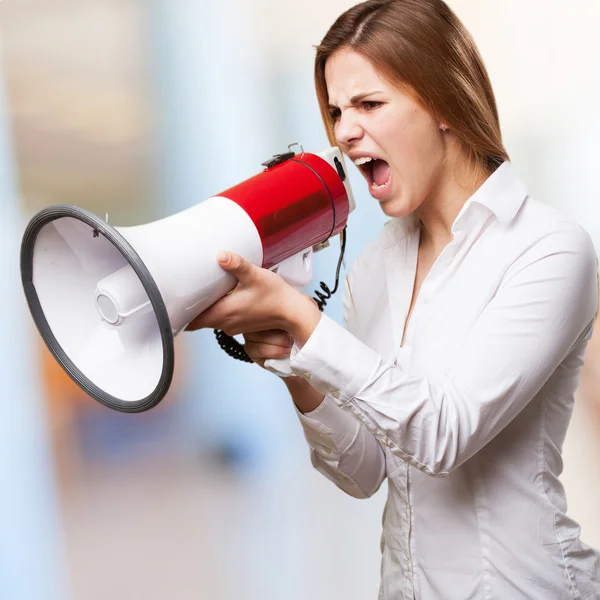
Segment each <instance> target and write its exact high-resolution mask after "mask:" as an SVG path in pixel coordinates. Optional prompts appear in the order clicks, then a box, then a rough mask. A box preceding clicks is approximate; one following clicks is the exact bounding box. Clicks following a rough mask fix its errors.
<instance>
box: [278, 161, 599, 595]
mask: <svg viewBox="0 0 600 600" xmlns="http://www.w3.org/2000/svg"><path fill="white" fill-rule="evenodd" d="M452 233H453V234H454V239H453V241H452V242H450V243H449V244H448V245H447V246H446V247H445V248H444V250H443V252H442V253H441V254H440V256H439V257H438V259H437V261H436V262H435V264H434V265H433V266H432V268H431V270H430V272H429V273H428V275H427V277H426V278H425V280H424V282H423V284H422V286H421V290H420V293H419V295H418V298H417V301H416V304H415V306H414V308H413V314H412V316H411V319H410V321H409V330H408V331H407V332H406V333H407V335H406V344H405V346H404V347H402V348H401V347H400V343H401V339H402V334H403V330H404V327H405V324H406V317H407V313H408V309H409V306H410V302H411V297H412V291H413V285H414V279H415V271H416V264H417V251H418V247H419V234H420V227H419V222H418V219H417V218H416V216H415V215H409V216H408V217H404V218H401V219H392V220H391V221H389V222H388V223H386V225H385V226H384V228H383V231H382V234H381V235H380V236H379V237H378V239H376V240H375V241H374V242H372V243H371V244H369V245H368V246H367V247H366V248H365V250H364V251H363V252H362V254H361V255H360V257H359V258H358V260H357V261H356V262H355V264H354V265H353V267H352V269H351V271H350V272H349V274H348V276H347V278H346V290H345V293H344V302H343V306H344V323H345V326H346V328H343V327H341V326H340V325H338V324H337V323H336V322H335V321H333V320H332V319H330V318H328V317H327V316H325V315H324V316H323V317H322V318H321V321H320V322H319V325H318V326H317V328H316V330H315V331H314V333H313V335H312V336H311V337H310V339H309V340H308V341H307V342H306V344H305V345H304V346H303V347H302V348H300V347H299V346H298V345H297V344H295V345H294V347H293V348H292V354H291V357H290V358H291V362H290V364H291V368H292V370H293V372H294V373H295V374H296V375H300V376H303V377H304V378H306V379H308V380H309V381H310V383H311V385H312V386H313V387H314V388H316V389H317V390H319V391H320V392H321V393H323V394H325V399H324V400H323V402H322V404H321V405H320V406H319V407H318V408H317V409H315V410H314V411H312V412H310V413H307V414H305V415H302V414H300V413H298V415H299V418H300V421H301V423H302V425H303V428H304V432H305V436H306V438H307V441H308V443H309V445H310V447H311V460H312V463H313V465H314V466H315V468H316V469H317V470H319V471H320V472H321V473H323V474H324V475H325V476H326V477H327V478H329V479H330V480H331V481H333V482H334V483H335V484H336V485H337V486H338V487H339V488H341V489H342V490H344V491H345V492H347V493H348V494H350V495H352V496H355V497H357V498H367V497H369V496H371V495H373V494H374V493H375V492H376V491H377V490H378V488H379V487H380V485H381V483H382V481H383V480H384V478H385V477H387V479H388V498H387V503H386V508H385V511H384V516H383V533H382V538H381V551H382V581H381V588H380V594H379V598H380V599H385V600H400V599H407V600H408V599H411V600H412V599H424V600H440V599H443V600H454V599H456V600H469V599H471V598H473V599H475V598H476V599H478V600H479V599H492V598H493V599H497V600H507V599H511V600H512V599H521V598H523V599H528V600H537V599H539V600H559V599H560V600H563V599H565V598H573V599H584V598H585V599H588V598H589V599H592V598H593V599H597V598H600V583H599V580H598V578H599V555H598V553H597V552H596V551H595V550H593V549H592V548H590V547H588V546H586V545H585V544H583V543H582V542H581V541H580V539H579V532H580V530H579V527H578V525H577V523H575V522H574V521H573V520H572V519H571V518H569V517H568V516H567V514H566V510H567V505H566V500H565V494H564V490H563V487H562V485H561V483H560V481H559V478H558V477H559V475H560V473H561V471H562V460H561V448H562V444H563V440H564V438H565V433H566V430H567V426H568V423H569V419H570V416H571V411H572V408H573V401H574V392H575V390H576V388H577V385H578V382H579V375H580V370H581V366H582V363H583V356H584V351H585V348H586V345H587V341H588V340H589V338H590V337H591V334H592V329H593V324H594V321H595V317H596V314H597V308H598V276H597V274H598V271H597V269H598V263H597V258H596V254H595V251H594V247H593V244H592V242H591V240H590V237H589V236H588V234H587V233H586V232H585V230H584V229H582V228H581V227H580V226H578V225H577V224H575V223H573V222H571V221H569V220H567V219H565V218H563V217H562V216H561V215H560V214H558V213H557V212H556V211H555V210H553V209H552V208H550V207H548V206H546V205H544V204H541V203H539V202H537V201H535V200H533V199H532V198H531V197H529V196H528V195H527V192H526V189H525V187H524V185H523V183H522V181H521V180H520V179H519V177H518V175H517V174H516V172H515V169H514V167H513V166H512V165H511V164H510V163H508V162H506V163H504V164H503V165H502V166H501V167H500V168H498V169H497V171H496V172H495V173H494V174H493V175H491V176H490V177H489V178H488V179H487V181H486V182H485V183H484V184H483V185H482V186H481V187H480V188H479V189H478V190H477V192H476V193H475V194H474V195H473V196H472V197H471V198H470V199H469V200H468V201H467V202H466V204H465V205H464V207H463V208H462V210H461V211H460V214H459V215H458V216H457V218H456V220H455V222H454V224H453V226H452ZM349 526H350V525H349Z"/></svg>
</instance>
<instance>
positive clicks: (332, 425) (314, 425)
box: [296, 396, 360, 453]
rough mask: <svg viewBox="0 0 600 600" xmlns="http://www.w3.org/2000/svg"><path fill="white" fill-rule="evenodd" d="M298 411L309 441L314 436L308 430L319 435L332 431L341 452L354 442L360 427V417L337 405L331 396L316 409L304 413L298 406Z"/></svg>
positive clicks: (332, 436) (326, 397) (333, 438)
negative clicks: (357, 417)
mask: <svg viewBox="0 0 600 600" xmlns="http://www.w3.org/2000/svg"><path fill="white" fill-rule="evenodd" d="M296 413H297V414H298V418H299V419H300V423H301V424H302V427H303V428H304V432H305V434H306V439H307V440H309V443H310V441H311V439H313V436H311V435H309V433H308V430H310V431H313V432H314V433H315V434H316V435H317V436H319V434H323V433H326V434H329V433H330V434H331V439H332V441H333V443H334V445H335V447H336V449H337V450H338V451H339V452H340V453H342V452H344V451H345V450H346V449H347V448H348V447H349V446H350V444H352V442H353V440H354V438H355V437H356V434H357V432H358V429H359V428H360V422H359V421H358V419H356V418H355V417H353V416H352V415H351V414H350V413H348V412H346V411H345V410H343V409H342V408H341V407H339V406H337V404H335V402H334V401H333V400H332V399H331V398H330V397H329V396H325V398H323V401H322V402H321V404H319V406H317V408H315V409H314V410H312V411H310V412H307V413H304V414H303V413H301V412H300V411H299V410H298V408H296ZM323 427H325V428H326V430H325V429H323Z"/></svg>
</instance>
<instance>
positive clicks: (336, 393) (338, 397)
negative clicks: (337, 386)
mask: <svg viewBox="0 0 600 600" xmlns="http://www.w3.org/2000/svg"><path fill="white" fill-rule="evenodd" d="M331 395H332V396H333V397H334V398H335V399H336V400H339V399H340V393H339V392H338V391H337V390H333V391H332V392H331Z"/></svg>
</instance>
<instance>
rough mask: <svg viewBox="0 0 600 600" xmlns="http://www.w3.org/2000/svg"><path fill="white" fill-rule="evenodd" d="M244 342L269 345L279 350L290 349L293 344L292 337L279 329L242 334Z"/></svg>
mask: <svg viewBox="0 0 600 600" xmlns="http://www.w3.org/2000/svg"><path fill="white" fill-rule="evenodd" d="M244 340H245V342H246V343H262V344H271V345H273V346H280V347H281V348H291V347H292V345H293V343H294V340H293V339H292V337H291V336H290V335H289V334H288V333H287V332H286V331H283V330H281V329H269V330H268V331H254V332H250V333H244Z"/></svg>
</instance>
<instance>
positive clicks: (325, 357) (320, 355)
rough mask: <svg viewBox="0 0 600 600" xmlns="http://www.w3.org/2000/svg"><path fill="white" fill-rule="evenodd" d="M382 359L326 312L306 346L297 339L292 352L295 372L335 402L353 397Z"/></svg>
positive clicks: (292, 366) (342, 401)
mask: <svg viewBox="0 0 600 600" xmlns="http://www.w3.org/2000/svg"><path fill="white" fill-rule="evenodd" d="M381 361H382V358H381V356H380V355H379V354H377V352H375V351H374V350H372V349H371V348H369V347H368V346H367V345H366V344H363V343H362V342H361V341H360V340H358V339H357V338H356V337H354V336H353V335H352V334H351V333H350V332H349V331H347V330H346V329H345V328H344V327H342V326H341V325H339V324H338V323H336V322H335V321H334V320H333V319H331V318H330V317H328V316H327V315H322V316H321V320H320V321H319V324H318V325H317V327H316V328H315V330H314V331H313V334H312V335H311V336H310V338H308V340H307V341H306V343H305V344H304V346H300V345H299V344H298V343H297V342H295V343H294V345H293V346H292V350H291V353H290V367H291V369H292V371H293V373H294V374H295V375H299V376H300V377H303V378H304V379H306V380H307V381H309V382H310V385H311V386H312V387H314V388H315V389H316V390H318V391H319V392H321V393H322V394H324V395H326V396H327V395H330V396H331V397H332V398H333V399H334V400H336V404H345V403H346V402H349V401H350V400H352V398H354V397H355V396H356V395H357V394H358V393H359V392H360V390H362V389H363V388H364V387H365V386H366V385H367V383H368V382H369V381H370V379H371V376H372V374H373V373H374V372H375V370H376V369H377V368H378V366H379V365H380V364H381Z"/></svg>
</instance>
